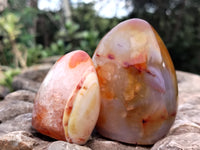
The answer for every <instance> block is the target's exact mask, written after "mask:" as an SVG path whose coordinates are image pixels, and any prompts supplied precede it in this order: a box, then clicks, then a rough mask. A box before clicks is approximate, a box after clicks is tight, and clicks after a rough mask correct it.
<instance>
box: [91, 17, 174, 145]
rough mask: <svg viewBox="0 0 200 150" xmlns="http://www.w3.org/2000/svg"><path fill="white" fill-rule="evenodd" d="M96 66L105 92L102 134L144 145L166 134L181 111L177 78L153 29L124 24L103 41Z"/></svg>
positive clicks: (146, 25) (141, 22) (130, 22)
mask: <svg viewBox="0 0 200 150" xmlns="http://www.w3.org/2000/svg"><path fill="white" fill-rule="evenodd" d="M93 62H94V65H95V67H96V71H97V75H98V79H99V84H100V93H101V110H100V115H99V119H98V122H97V130H98V132H99V133H100V134H101V135H103V136H105V137H107V138H111V139H113V140H117V141H121V142H125V143H131V144H142V145H149V144H153V143H155V142H156V141H157V140H159V139H160V138H162V137H163V136H165V135H166V134H167V132H168V131H169V129H170V127H171V125H172V124H173V122H174V119H175V116H176V112H177V95H178V90H177V80H176V74H175V69H174V66H173V63H172V60H171V58H170V55H169V53H168V51H167V48H166V46H165V45H164V43H163V41H162V40H161V38H160V37H159V35H158V34H157V32H156V31H155V30H154V29H153V28H152V26H151V25H150V24H149V23H147V22H146V21H144V20H141V19H130V20H127V21H124V22H122V23H120V24H119V25H117V26H116V27H114V28H113V29H112V30H111V31H110V32H108V33H107V34H106V35H105V36H104V37H103V39H102V40H101V41H100V43H99V45H98V47H97V49H96V51H95V53H94V55H93Z"/></svg>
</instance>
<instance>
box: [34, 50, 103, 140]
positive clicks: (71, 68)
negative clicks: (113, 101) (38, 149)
mask: <svg viewBox="0 0 200 150" xmlns="http://www.w3.org/2000/svg"><path fill="white" fill-rule="evenodd" d="M99 96H100V95H99V83H98V78H97V75H96V71H95V68H94V66H93V62H92V60H91V58H90V57H89V55H88V54H87V53H85V52H84V51H80V50H78V51H73V52H71V53H68V54H66V55H64V56H63V57H61V58H60V59H59V60H58V61H57V62H56V63H55V64H54V66H53V67H52V68H51V70H50V71H49V73H48V74H47V76H46V77H45V79H44V81H43V83H42V84H41V86H40V89H39V91H38V93H37V95H36V98H35V101H34V108H33V119H32V125H33V127H34V128H35V129H36V130H38V131H39V132H40V133H42V134H45V135H48V136H50V137H52V138H55V139H58V140H64V141H65V140H67V141H68V142H71V143H77V144H84V143H85V142H86V141H87V140H88V138H89V136H90V134H91V132H92V130H93V129H94V127H95V125H96V121H97V119H98V115H99V110H100V98H99Z"/></svg>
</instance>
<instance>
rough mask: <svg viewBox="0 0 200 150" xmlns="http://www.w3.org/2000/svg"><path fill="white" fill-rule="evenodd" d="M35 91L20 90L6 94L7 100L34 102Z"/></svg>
mask: <svg viewBox="0 0 200 150" xmlns="http://www.w3.org/2000/svg"><path fill="white" fill-rule="evenodd" d="M35 95H36V94H35V92H32V91H28V90H18V91H15V92H12V93H9V94H8V95H6V97H5V100H8V99H12V100H21V101H27V102H33V101H34V98H35Z"/></svg>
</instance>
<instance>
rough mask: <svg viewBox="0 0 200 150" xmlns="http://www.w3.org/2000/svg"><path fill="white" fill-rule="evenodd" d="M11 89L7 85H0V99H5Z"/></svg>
mask: <svg viewBox="0 0 200 150" xmlns="http://www.w3.org/2000/svg"><path fill="white" fill-rule="evenodd" d="M9 91H10V90H9V89H8V88H7V87H4V86H1V85H0V100H1V99H3V98H4V97H5V96H6V95H7V94H8V93H9Z"/></svg>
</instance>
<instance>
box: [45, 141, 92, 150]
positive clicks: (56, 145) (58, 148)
mask: <svg viewBox="0 0 200 150" xmlns="http://www.w3.org/2000/svg"><path fill="white" fill-rule="evenodd" d="M48 150H91V149H90V148H88V147H85V146H79V145H76V144H70V143H67V142H63V141H56V142H53V143H51V144H50V145H49V147H48Z"/></svg>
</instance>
